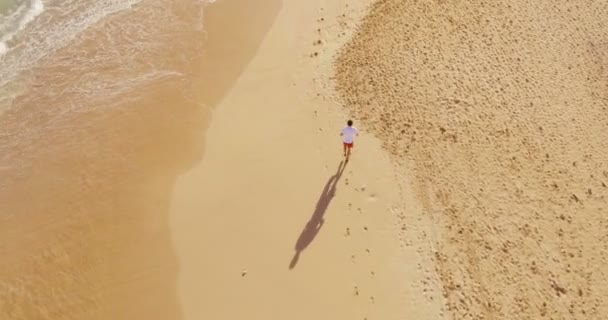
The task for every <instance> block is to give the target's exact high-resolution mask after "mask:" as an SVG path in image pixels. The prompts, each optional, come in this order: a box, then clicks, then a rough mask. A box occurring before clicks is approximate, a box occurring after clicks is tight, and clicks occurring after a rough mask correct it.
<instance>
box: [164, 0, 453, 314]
mask: <svg viewBox="0 0 608 320" xmlns="http://www.w3.org/2000/svg"><path fill="white" fill-rule="evenodd" d="M246 3H248V1H247V0H241V1H236V0H233V1H220V2H217V3H216V4H214V5H213V6H212V7H210V8H209V10H208V12H207V13H208V15H207V19H206V28H207V30H208V32H209V41H210V42H213V44H210V46H209V48H210V49H213V48H215V49H213V50H217V51H218V52H221V55H220V54H219V53H218V54H217V56H218V57H221V56H229V57H233V58H234V59H237V60H236V61H243V60H247V58H248V57H247V56H243V55H241V54H240V53H241V52H242V49H241V48H240V47H239V46H230V45H228V46H227V45H222V46H221V47H223V49H218V47H217V46H216V42H215V41H217V42H219V43H224V44H225V43H228V44H230V43H232V42H233V41H232V39H237V38H238V37H242V38H245V39H247V38H255V39H260V42H259V44H258V47H257V48H256V52H255V55H254V56H253V58H252V59H251V60H250V61H248V63H247V64H246V66H245V68H244V69H243V71H242V73H241V74H240V75H239V77H238V78H237V79H235V81H234V85H233V86H232V87H231V88H230V90H228V91H227V93H226V94H225V96H224V97H223V99H222V100H221V101H220V102H219V104H218V105H217V107H216V108H215V109H214V112H213V116H212V121H211V123H210V127H209V130H208V131H207V133H206V142H205V156H204V158H203V160H202V161H201V163H200V164H198V165H197V166H195V167H194V168H193V169H192V170H191V171H189V172H188V173H187V174H184V175H183V176H181V177H180V178H179V179H178V182H177V184H176V187H175V190H174V197H173V200H172V207H171V229H172V235H173V238H174V243H175V246H176V253H177V256H178V261H179V264H180V275H179V284H178V289H179V298H180V301H181V302H182V308H183V313H184V318H186V319H241V318H248V319H402V318H403V316H404V315H409V316H411V317H413V318H418V319H438V318H440V314H441V306H442V304H441V302H440V301H441V292H440V290H439V286H438V280H437V279H436V278H435V277H434V276H433V274H434V272H435V271H434V269H433V267H432V265H431V264H429V262H430V258H431V257H430V256H428V253H429V252H431V250H430V249H429V248H428V247H427V246H428V244H429V242H428V241H425V240H424V239H423V238H422V234H423V232H424V228H425V227H428V226H429V225H428V224H425V223H424V220H423V218H424V217H422V218H421V220H420V221H415V222H412V223H411V225H409V226H408V227H409V228H411V233H410V234H406V235H405V238H404V239H403V242H401V240H400V232H401V231H402V230H401V229H402V227H403V226H402V223H401V220H400V218H399V216H404V215H406V214H408V215H409V214H412V215H413V216H415V215H416V212H420V211H419V209H418V208H417V207H416V203H415V201H414V199H409V198H404V197H403V196H402V194H403V192H402V189H401V188H402V187H403V188H404V189H407V188H408V186H407V184H404V185H403V186H402V185H401V184H400V183H399V179H397V177H396V175H395V171H394V167H393V165H392V164H391V162H390V160H389V158H388V157H387V156H385V155H384V152H383V151H382V150H381V147H380V146H381V144H380V142H379V141H377V140H375V139H374V138H373V137H372V136H370V135H369V134H367V133H363V134H362V136H361V138H360V139H359V140H358V141H357V149H356V150H355V154H354V156H353V158H352V160H351V161H350V162H349V163H348V164H344V163H343V162H342V160H343V159H342V154H341V152H342V150H341V147H342V146H341V140H340V137H339V135H338V133H339V131H340V129H341V128H342V127H343V126H344V124H345V121H346V120H347V116H346V115H345V114H344V113H343V109H342V108H341V106H340V103H339V97H338V96H336V95H335V94H334V90H333V87H332V81H331V77H332V75H333V61H334V55H335V53H336V52H337V49H338V48H339V47H340V45H341V44H342V43H343V42H344V41H346V40H347V39H348V37H349V36H350V34H351V32H352V30H353V26H355V22H356V21H358V19H359V18H360V17H361V16H362V15H363V13H364V12H365V10H364V9H365V5H366V4H367V3H365V2H361V3H359V4H357V5H354V4H352V3H349V2H348V1H332V3H331V4H329V3H326V2H325V1H307V2H302V1H285V2H281V1H266V2H265V5H260V3H257V4H256V5H255V6H251V7H250V8H249V9H250V11H248V15H253V16H257V17H260V18H259V19H260V20H259V21H252V19H251V17H249V20H247V19H246V18H247V17H245V16H239V15H238V12H239V10H240V9H239V8H241V7H242V6H243V5H245V4H246ZM233 16H234V17H235V19H232V18H229V19H226V17H233ZM233 21H239V24H236V25H234V24H232V22H233ZM261 21H263V22H265V23H268V25H267V26H269V28H258V29H256V28H255V26H259V25H260V22H261ZM261 33H263V34H261ZM214 34H217V36H216V37H218V38H215V39H216V40H214V39H213V37H214ZM220 34H221V36H220ZM226 39H228V40H229V41H227V42H225V40H226ZM235 41H236V40H235ZM319 42H320V43H319ZM315 53H316V54H315ZM239 59H240V60H239ZM222 61H223V62H222ZM236 61H226V60H224V58H222V59H220V60H218V61H217V62H214V63H220V66H219V68H218V69H220V70H221V69H222V63H235V62H236ZM363 131H364V130H363ZM410 194H413V193H412V192H410ZM418 226H420V227H418ZM402 243H403V245H402Z"/></svg>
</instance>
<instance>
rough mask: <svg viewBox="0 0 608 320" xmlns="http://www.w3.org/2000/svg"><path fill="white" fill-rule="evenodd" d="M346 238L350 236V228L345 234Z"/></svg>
mask: <svg viewBox="0 0 608 320" xmlns="http://www.w3.org/2000/svg"><path fill="white" fill-rule="evenodd" d="M344 236H345V237H348V236H350V228H346V233H345V234H344Z"/></svg>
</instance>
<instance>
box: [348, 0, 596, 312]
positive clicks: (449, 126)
mask: <svg viewBox="0 0 608 320" xmlns="http://www.w3.org/2000/svg"><path fill="white" fill-rule="evenodd" d="M607 17H608V6H607V5H606V3H605V2H602V1H587V2H583V1H573V2H564V3H561V2H560V3H557V2H554V1H544V0H543V1H534V2H529V1H510V2H498V3H496V2H487V1H470V2H454V1H432V2H428V1H390V0H381V1H378V2H376V3H375V4H374V6H373V8H372V9H371V11H370V13H369V14H368V16H367V17H366V18H365V19H364V22H363V24H362V26H361V27H360V28H359V30H358V32H357V34H356V36H355V37H354V39H353V40H352V41H351V42H350V43H349V44H348V45H347V46H346V47H345V48H344V49H343V50H342V51H341V54H340V56H339V58H338V59H337V62H336V63H337V66H336V67H337V82H338V86H339V91H340V94H341V96H342V98H343V101H344V102H345V104H346V106H347V108H348V109H349V110H350V111H351V112H352V113H353V114H354V115H355V116H356V118H357V119H360V120H361V121H363V122H365V123H366V125H367V126H368V127H369V129H370V130H371V131H372V132H373V133H375V134H376V135H378V136H379V137H380V138H381V139H382V140H383V143H384V146H385V148H386V149H388V150H389V151H390V152H391V154H392V155H393V158H394V159H395V160H396V161H397V162H399V163H401V166H402V169H401V170H402V172H403V173H405V174H406V176H407V175H410V176H411V177H415V183H414V186H415V190H416V194H417V197H418V199H419V201H420V202H421V203H422V204H423V206H424V215H427V216H430V218H431V219H432V221H433V222H434V224H435V230H434V232H433V235H432V236H433V238H434V239H435V241H436V244H437V249H436V252H435V253H434V254H435V255H436V256H435V260H434V264H435V267H436V270H437V273H438V274H439V276H440V278H441V283H442V287H443V295H444V296H445V297H446V299H447V304H448V305H447V307H448V310H449V313H448V314H450V315H451V316H453V318H454V319H604V318H605V317H606V315H607V314H608V300H607V299H608V298H607V297H608V282H607V281H608V268H607V267H606V266H607V263H608V218H606V210H607V209H606V208H608V205H607V204H608V201H607V200H606V196H607V195H608V188H607V185H608V166H607V164H606V163H607V162H608V140H607V139H606V135H605V132H606V126H607V125H608V110H607V107H608V85H607V83H606V76H607V73H606V68H608V54H607V49H608V46H607V44H608V25H607V22H608V18H607ZM406 222H407V219H406Z"/></svg>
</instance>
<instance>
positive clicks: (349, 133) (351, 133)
mask: <svg viewBox="0 0 608 320" xmlns="http://www.w3.org/2000/svg"><path fill="white" fill-rule="evenodd" d="M357 133H359V130H357V128H355V127H346V128H344V129H342V141H344V143H353V141H354V140H355V135H357Z"/></svg>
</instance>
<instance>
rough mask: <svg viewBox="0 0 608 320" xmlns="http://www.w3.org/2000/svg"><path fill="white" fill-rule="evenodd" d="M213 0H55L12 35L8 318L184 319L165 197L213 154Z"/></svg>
mask: <svg viewBox="0 0 608 320" xmlns="http://www.w3.org/2000/svg"><path fill="white" fill-rule="evenodd" d="M204 5H205V3H203V2H198V1H184V0H174V1H161V0H142V1H135V0H132V1H129V0H125V1H118V0H114V1H110V0H102V1H83V0H51V1H45V2H44V11H43V12H42V13H40V14H39V15H38V16H37V17H36V18H35V19H33V20H32V21H31V22H30V23H28V24H27V25H26V26H25V27H24V28H23V29H21V30H20V31H18V32H17V33H15V34H14V36H13V37H12V38H11V40H10V41H8V42H7V47H8V51H7V52H6V53H5V54H4V55H3V56H1V57H0V235H1V241H0V242H1V243H2V245H0V256H2V257H3V259H2V262H1V263H0V270H1V271H0V318H2V319H109V318H111V319H133V318H142V319H179V314H180V311H179V306H178V302H177V298H176V293H175V291H176V289H175V282H176V281H175V278H176V274H177V263H176V259H175V257H174V255H173V251H172V244H171V241H170V238H169V233H168V228H167V219H168V217H167V208H168V203H169V195H170V192H171V188H172V185H173V180H174V179H175V177H176V176H177V175H179V174H180V173H181V172H183V171H184V170H186V169H187V168H188V167H189V166H190V165H191V164H192V163H194V162H195V161H197V159H199V158H200V156H201V154H202V148H203V145H202V139H203V138H204V137H203V133H204V128H205V126H206V118H207V117H206V115H207V110H208V109H207V107H205V106H203V105H202V104H201V103H199V101H200V99H199V95H200V93H199V91H200V88H199V85H198V81H199V79H200V77H201V72H200V65H201V63H202V51H203V50H202V48H203V43H204V41H205V33H204V30H203V15H202V14H203V8H204ZM151 288H153V289H151Z"/></svg>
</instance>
